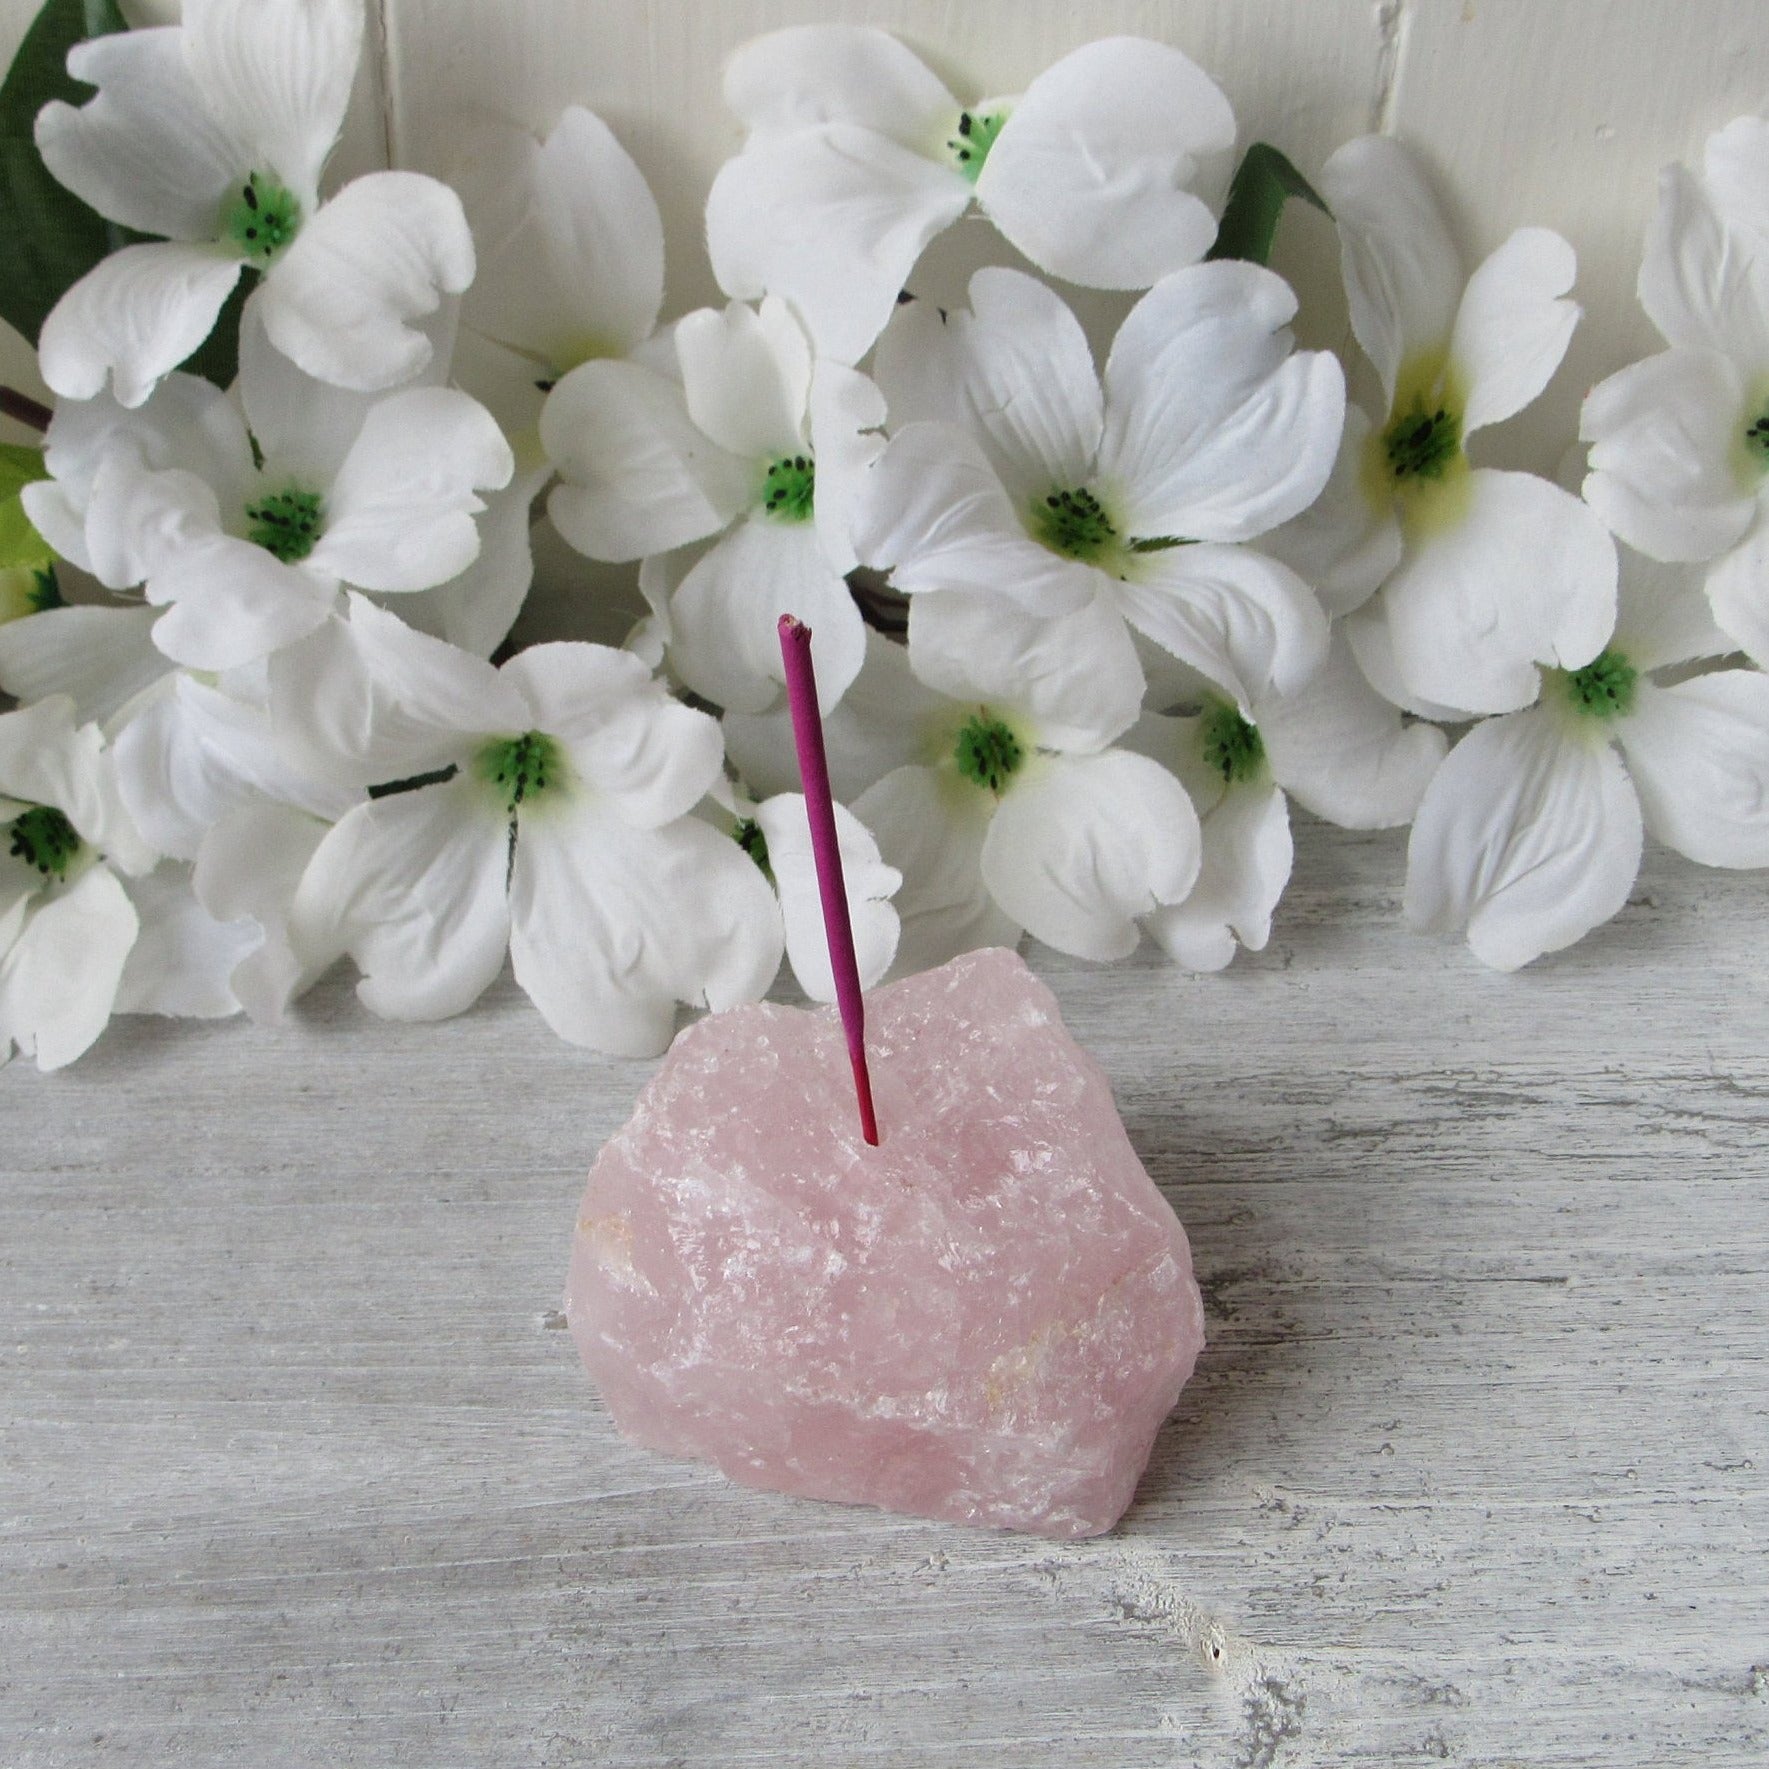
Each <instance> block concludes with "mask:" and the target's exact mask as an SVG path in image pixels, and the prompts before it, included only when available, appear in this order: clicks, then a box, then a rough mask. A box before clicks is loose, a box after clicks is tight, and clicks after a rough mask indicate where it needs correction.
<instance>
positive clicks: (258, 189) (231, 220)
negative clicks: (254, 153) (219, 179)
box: [221, 172, 301, 269]
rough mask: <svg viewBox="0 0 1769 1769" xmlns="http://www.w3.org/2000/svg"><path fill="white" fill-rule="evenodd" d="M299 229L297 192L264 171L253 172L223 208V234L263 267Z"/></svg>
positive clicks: (250, 261) (248, 258) (230, 242)
mask: <svg viewBox="0 0 1769 1769" xmlns="http://www.w3.org/2000/svg"><path fill="white" fill-rule="evenodd" d="M300 231H301V205H300V204H299V203H298V202H296V201H295V196H294V193H293V192H292V191H290V190H287V189H285V188H284V186H282V185H281V184H279V183H278V182H277V181H276V180H275V179H274V178H271V177H269V176H267V175H266V174H265V173H262V172H254V173H253V174H252V175H251V177H250V178H248V179H247V180H246V182H245V183H244V185H242V186H241V187H240V192H239V195H238V196H236V197H234V198H233V200H232V201H231V202H229V203H228V205H227V207H226V208H225V209H223V210H222V212H221V238H222V239H223V240H224V241H225V242H226V243H227V244H228V245H230V246H233V247H234V248H235V249H236V250H237V251H238V252H239V254H240V256H241V257H242V258H244V259H245V260H246V261H247V262H248V263H250V264H255V265H257V266H258V267H259V268H260V269H262V268H263V267H264V266H265V265H267V264H269V263H270V261H271V260H272V259H273V258H275V257H277V256H278V255H279V254H280V253H281V252H282V250H283V248H284V247H285V246H287V245H288V243H289V241H290V240H292V239H293V238H294V237H295V235H296V234H297V233H299V232H300Z"/></svg>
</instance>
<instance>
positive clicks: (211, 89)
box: [184, 0, 363, 202]
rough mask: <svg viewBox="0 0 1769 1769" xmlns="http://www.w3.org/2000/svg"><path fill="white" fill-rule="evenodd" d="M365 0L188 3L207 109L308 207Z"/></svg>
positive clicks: (344, 91)
mask: <svg viewBox="0 0 1769 1769" xmlns="http://www.w3.org/2000/svg"><path fill="white" fill-rule="evenodd" d="M362 23H363V8H362V5H361V0H184V50H185V54H186V56H187V57H188V58H189V61H190V71H191V75H192V78H193V79H194V81H195V84H196V87H197V90H198V91H199V92H201V94H202V99H203V103H204V105H205V106H206V107H207V109H208V111H209V114H210V115H211V116H213V117H214V119H215V121H216V123H217V124H218V125H219V127H220V128H221V129H222V130H224V131H225V132H226V133H227V135H228V136H229V137H230V138H231V139H232V140H234V141H238V142H242V143H244V144H245V145H246V146H247V147H248V148H249V150H250V152H251V155H252V159H251V163H250V167H249V168H241V169H242V170H246V169H249V170H252V171H258V172H274V173H275V174H276V175H277V176H278V177H279V178H280V179H281V180H282V181H283V182H284V183H285V184H286V185H288V187H289V188H290V189H291V190H292V191H294V193H295V194H296V196H297V197H299V198H300V199H301V200H302V201H303V202H313V201H315V200H317V198H318V196H319V174H320V169H321V168H322V167H323V166H324V165H325V162H326V155H327V154H329V153H330V152H331V151H332V143H333V142H334V141H336V140H337V139H338V131H339V130H340V129H341V128H342V127H343V125H344V112H345V109H346V107H347V106H348V105H349V103H350V88H351V85H352V83H353V82H354V80H355V78H356V63H357V60H358V58H359V57H360V56H361V54H362Z"/></svg>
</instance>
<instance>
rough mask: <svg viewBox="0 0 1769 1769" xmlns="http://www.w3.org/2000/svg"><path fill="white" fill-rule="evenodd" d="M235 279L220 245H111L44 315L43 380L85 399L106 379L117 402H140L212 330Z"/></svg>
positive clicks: (235, 265)
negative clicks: (115, 247) (115, 249)
mask: <svg viewBox="0 0 1769 1769" xmlns="http://www.w3.org/2000/svg"><path fill="white" fill-rule="evenodd" d="M239 280H240V261H239V259H238V258H236V257H234V256H233V255H232V254H231V253H230V252H229V251H228V250H227V248H226V247H223V246H187V245H180V244H176V243H171V242H163V241H157V240H156V241H152V242H150V243H149V244H147V245H143V246H125V247H124V248H123V249H122V251H120V252H113V253H112V254H111V255H110V256H109V257H108V258H105V259H102V260H100V262H99V263H98V264H96V265H95V266H94V267H93V268H92V269H91V270H89V271H87V273H86V274H85V275H84V276H83V277H81V278H80V280H79V281H78V282H77V283H75V284H74V286H73V287H72V288H71V289H69V290H68V292H67V293H66V294H65V295H63V296H62V298H61V299H60V300H59V301H57V302H56V304H55V306H54V308H53V309H52V310H51V312H50V314H49V317H48V318H47V319H46V320H44V322H43V332H42V336H41V337H40V338H39V339H38V342H37V351H38V366H39V367H40V368H41V369H42V371H43V379H44V380H45V381H47V382H48V383H49V385H50V386H51V387H52V388H53V389H54V390H55V391H56V392H57V393H59V394H60V395H61V396H62V397H63V398H64V399H91V398H93V397H94V396H95V395H97V394H99V393H102V392H103V391H104V387H105V382H106V381H107V380H108V381H109V382H110V384H111V387H112V390H113V391H114V392H115V394H116V398H117V403H118V404H119V405H126V406H131V407H133V406H138V405H140V404H141V403H142V401H143V400H145V399H146V398H147V396H148V395H149V394H150V393H151V392H153V390H154V383H155V382H157V381H158V380H159V379H160V377H161V376H162V375H167V374H170V373H171V372H172V370H173V369H175V368H177V367H178V365H179V364H180V363H181V362H183V361H184V359H185V358H186V357H187V356H189V355H190V353H191V352H192V351H193V350H195V349H196V348H197V346H198V345H199V344H201V343H202V342H203V340H204V339H205V338H207V337H208V335H209V334H210V332H212V331H213V330H214V329H215V320H216V316H217V315H218V314H219V313H220V312H221V308H222V304H223V303H224V302H225V301H226V300H227V297H228V296H229V295H230V294H232V293H233V286H234V284H235V283H237V282H238V281H239Z"/></svg>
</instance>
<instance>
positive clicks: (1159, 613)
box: [1113, 544, 1327, 710]
mask: <svg viewBox="0 0 1769 1769" xmlns="http://www.w3.org/2000/svg"><path fill="white" fill-rule="evenodd" d="M1113 595H1114V597H1115V599H1116V602H1117V606H1118V609H1119V612H1120V613H1122V615H1123V616H1124V618H1125V619H1126V620H1127V621H1129V622H1130V624H1131V625H1132V626H1133V627H1135V628H1136V629H1137V630H1138V631H1139V632H1141V633H1143V634H1144V635H1146V636H1147V637H1148V638H1150V639H1152V640H1154V642H1155V643H1156V644H1157V645H1159V646H1160V647H1161V648H1162V649H1163V650H1165V651H1170V652H1172V653H1173V655H1174V656H1175V657H1177V658H1179V659H1180V660H1181V661H1182V662H1185V663H1188V664H1190V665H1191V666H1192V668H1193V669H1195V670H1197V671H1198V672H1199V673H1200V674H1201V675H1203V676H1205V677H1207V678H1208V679H1209V680H1210V681H1212V682H1214V683H1215V684H1216V685H1217V686H1218V687H1219V688H1221V689H1223V690H1224V691H1225V692H1226V693H1228V694H1231V695H1233V696H1234V698H1235V700H1236V702H1237V703H1238V704H1239V705H1240V706H1241V708H1242V709H1243V710H1247V709H1249V708H1251V707H1252V706H1254V705H1255V704H1256V703H1257V702H1258V701H1259V700H1260V699H1262V698H1263V697H1264V696H1265V695H1267V694H1271V693H1277V694H1288V693H1291V692H1293V691H1294V690H1295V689H1297V688H1300V687H1301V686H1302V684H1303V683H1304V682H1306V681H1307V680H1308V678H1309V677H1310V676H1311V675H1313V674H1314V672H1315V670H1316V669H1318V668H1319V667H1320V663H1321V659H1322V658H1323V657H1325V656H1326V654H1327V617H1326V616H1325V615H1324V614H1323V613H1322V612H1321V605H1320V603H1319V602H1317V601H1316V600H1315V595H1314V591H1313V590H1311V589H1310V588H1309V587H1308V585H1307V584H1305V583H1304V582H1303V581H1302V579H1301V578H1299V577H1298V576H1297V575H1296V574H1295V572H1293V571H1292V570H1291V569H1290V568H1289V566H1287V565H1280V564H1279V563H1278V562H1277V560H1275V559H1268V558H1266V557H1265V556H1264V555H1263V554H1261V553H1256V552H1254V551H1253V549H1252V548H1250V547H1217V546H1209V545H1205V544H1200V545H1198V546H1192V547H1173V548H1171V549H1170V550H1168V551H1167V552H1163V553H1150V554H1148V555H1146V556H1145V557H1143V558H1141V559H1139V560H1138V561H1137V577H1136V580H1135V581H1133V582H1123V583H1119V584H1116V585H1114V587H1113Z"/></svg>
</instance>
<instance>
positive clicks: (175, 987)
mask: <svg viewBox="0 0 1769 1769" xmlns="http://www.w3.org/2000/svg"><path fill="white" fill-rule="evenodd" d="M128 894H129V900H130V902H132V903H133V904H134V905H135V913H136V916H137V917H138V918H139V920H140V923H141V931H140V933H139V934H137V935H136V938H135V944H134V945H133V946H131V947H130V948H129V957H128V959H127V961H126V962H125V963H124V965H123V975H122V978H121V980H120V981H119V983H118V985H117V998H116V1003H115V1005H114V1006H113V1007H112V1009H111V1011H112V1012H113V1013H153V1014H169V1015H175V1016H177V1017H178V1018H181V1019H198V1020H221V1019H226V1018H227V1017H228V1016H229V1015H230V1014H236V1013H238V1012H239V1011H240V1004H239V1001H238V1000H237V999H236V998H235V996H234V992H233V988H232V986H231V984H230V983H229V981H228V979H229V978H230V977H231V976H232V975H233V971H234V967H235V966H236V965H238V964H239V963H240V961H241V960H242V959H244V958H245V957H246V955H247V954H248V953H249V952H250V951H251V950H252V949H253V947H255V946H256V945H257V944H258V941H259V938H260V936H259V932H258V929H257V928H256V927H254V926H253V925H252V923H251V922H249V921H231V922H220V921H217V920H215V918H214V917H213V916H212V915H210V914H209V912H208V911H207V910H206V909H205V908H204V907H203V906H202V904H200V903H199V902H198V901H197V900H196V898H195V896H194V895H192V893H191V885H190V868H189V867H188V866H175V865H165V866H160V867H156V868H155V870H154V871H152V872H150V873H149V874H148V875H147V876H146V877H145V878H138V879H135V880H132V881H131V883H130V884H129V886H128Z"/></svg>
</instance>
